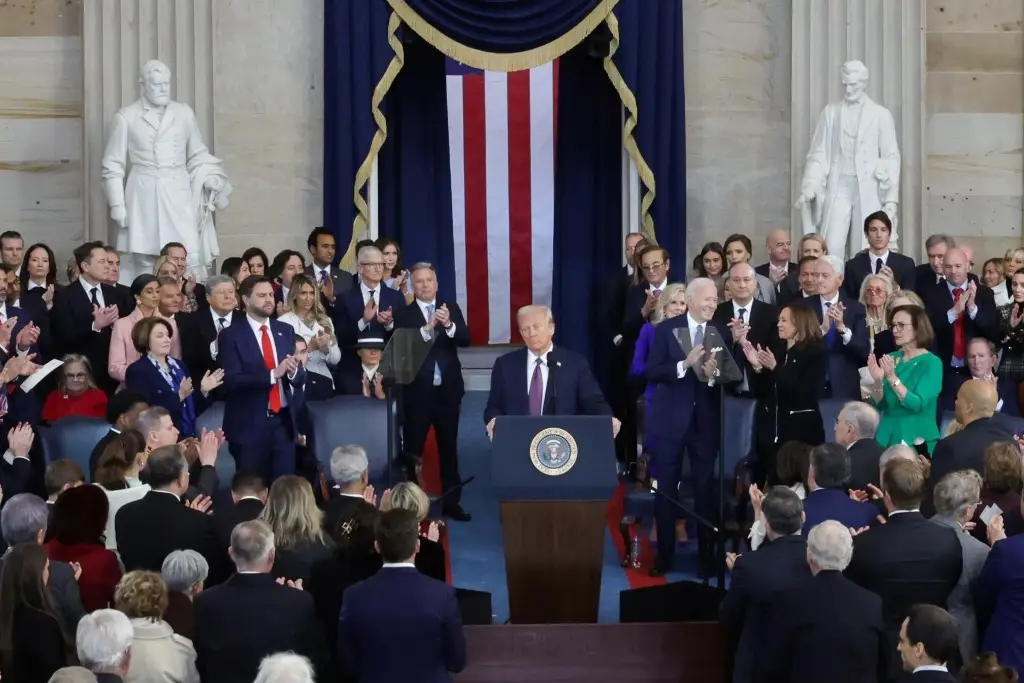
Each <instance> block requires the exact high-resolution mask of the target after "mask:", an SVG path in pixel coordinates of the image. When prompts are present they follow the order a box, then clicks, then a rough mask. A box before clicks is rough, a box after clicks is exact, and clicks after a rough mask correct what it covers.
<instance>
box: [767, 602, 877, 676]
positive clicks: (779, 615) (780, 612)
mask: <svg viewBox="0 0 1024 683" xmlns="http://www.w3.org/2000/svg"><path fill="white" fill-rule="evenodd" d="M797 609H799V607H797V606H796V605H794V604H793V600H791V599H788V597H787V596H783V597H782V598H781V599H780V600H779V601H778V602H777V603H776V604H775V605H774V606H773V609H772V618H771V622H770V624H771V625H770V627H769V628H768V631H767V633H764V634H759V635H761V636H763V637H764V638H766V640H767V643H766V645H765V647H764V649H763V650H762V652H764V653H765V660H764V666H763V669H762V671H763V674H764V680H765V681H766V682H767V683H783V682H784V681H786V680H787V678H786V667H787V666H788V665H789V663H790V662H791V661H793V657H795V656H799V655H798V654H797V653H794V652H793V651H792V650H793V631H794V629H795V628H796V624H795V623H793V620H794V612H795V611H796V610H797ZM883 680H884V679H883Z"/></svg>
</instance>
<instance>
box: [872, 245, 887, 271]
mask: <svg viewBox="0 0 1024 683" xmlns="http://www.w3.org/2000/svg"><path fill="white" fill-rule="evenodd" d="M878 259H882V268H885V267H886V266H887V265H889V250H888V249H886V250H885V251H884V252H883V253H881V254H875V253H872V252H871V250H868V261H869V262H870V263H871V272H872V273H874V272H875V268H876V267H877V266H878Z"/></svg>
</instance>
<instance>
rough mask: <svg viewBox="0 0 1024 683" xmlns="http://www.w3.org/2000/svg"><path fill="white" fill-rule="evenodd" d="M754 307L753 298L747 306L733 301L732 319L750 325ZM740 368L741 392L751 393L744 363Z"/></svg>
mask: <svg viewBox="0 0 1024 683" xmlns="http://www.w3.org/2000/svg"><path fill="white" fill-rule="evenodd" d="M753 307H754V299H753V297H751V299H750V301H748V302H747V303H745V304H741V303H740V302H738V301H736V299H733V300H732V317H734V318H739V319H740V320H742V321H743V324H744V325H749V324H750V310H751V309H752V308H753ZM740 310H742V311H743V312H742V313H740ZM739 367H740V372H742V373H743V381H742V382H740V387H739V390H740V391H750V382H749V381H748V380H747V370H746V365H744V364H743V363H740V364H739Z"/></svg>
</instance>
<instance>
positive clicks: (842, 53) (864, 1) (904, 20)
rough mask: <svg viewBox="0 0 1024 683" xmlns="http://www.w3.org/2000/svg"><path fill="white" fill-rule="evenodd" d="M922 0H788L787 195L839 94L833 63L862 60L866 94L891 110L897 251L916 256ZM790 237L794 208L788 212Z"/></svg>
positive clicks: (795, 187)
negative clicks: (896, 163) (897, 165)
mask: <svg viewBox="0 0 1024 683" xmlns="http://www.w3.org/2000/svg"><path fill="white" fill-rule="evenodd" d="M925 1H926V0H793V81H792V108H791V111H792V119H791V121H792V124H791V126H792V127H791V132H792V135H791V138H790V139H791V145H792V155H791V161H790V171H791V173H790V180H791V183H790V184H791V192H790V195H791V197H790V201H791V202H792V201H794V200H795V199H796V196H797V194H798V193H799V190H800V181H801V179H802V177H803V170H804V162H805V160H806V157H807V150H808V147H809V146H810V143H811V136H812V135H813V134H814V127H815V125H816V124H817V122H818V115H819V114H820V113H821V110H822V108H823V107H824V106H825V105H826V104H827V103H828V102H831V101H834V100H837V99H840V98H841V97H842V90H841V81H840V73H839V70H840V67H841V66H842V65H843V63H844V62H847V61H849V60H851V59H859V60H861V61H862V62H864V64H865V65H866V66H867V68H868V71H869V74H870V80H869V81H868V95H869V96H870V97H871V98H872V99H873V100H875V101H876V102H878V103H879V104H881V105H883V106H885V107H886V108H887V109H889V111H891V112H892V115H893V118H894V119H895V122H896V136H897V139H898V140H899V146H900V155H901V157H902V164H901V166H902V168H901V172H900V176H901V182H900V185H901V187H900V206H899V212H898V214H897V215H898V219H899V220H898V225H897V234H898V237H899V250H900V251H901V252H903V253H905V254H907V255H908V256H911V257H913V258H914V259H917V260H920V257H921V254H922V253H923V241H924V239H925V237H926V235H925V234H924V233H925V231H923V230H922V225H921V223H922V210H921V207H922V196H923V182H922V167H923V161H924V73H925V50H924V4H925ZM791 225H792V229H793V235H794V238H795V239H794V242H795V241H796V239H799V236H800V235H801V233H802V228H801V224H800V212H799V211H798V210H796V209H793V210H792V211H791Z"/></svg>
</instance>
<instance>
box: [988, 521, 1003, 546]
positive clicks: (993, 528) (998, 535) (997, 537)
mask: <svg viewBox="0 0 1024 683" xmlns="http://www.w3.org/2000/svg"><path fill="white" fill-rule="evenodd" d="M985 535H986V536H987V537H988V544H989V545H990V546H991V545H995V544H996V543H998V542H999V541H1003V540H1006V529H1004V528H1003V516H1002V515H996V516H995V517H993V518H992V519H990V520H989V521H988V524H987V525H986V526H985Z"/></svg>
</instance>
